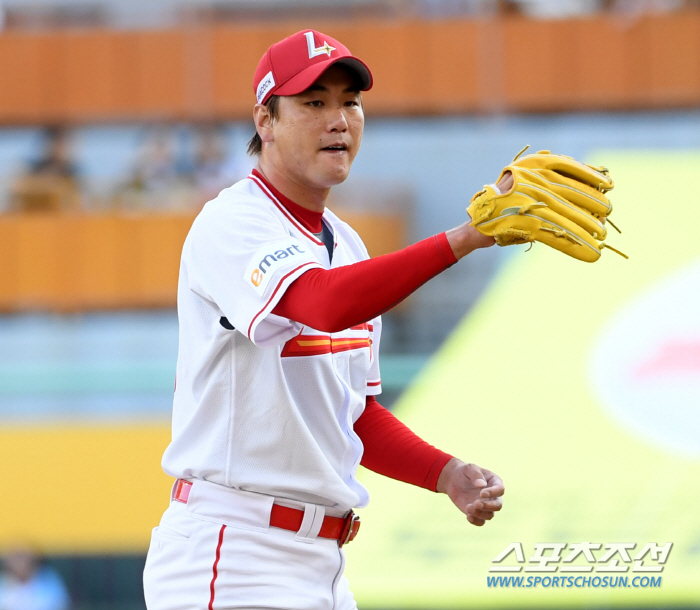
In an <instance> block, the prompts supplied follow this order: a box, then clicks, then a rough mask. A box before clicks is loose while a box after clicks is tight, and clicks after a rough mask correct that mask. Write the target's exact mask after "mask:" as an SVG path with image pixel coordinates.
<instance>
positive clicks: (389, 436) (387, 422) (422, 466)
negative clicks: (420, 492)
mask: <svg viewBox="0 0 700 610" xmlns="http://www.w3.org/2000/svg"><path fill="white" fill-rule="evenodd" d="M354 429H355V432H356V433H357V435H358V436H359V437H360V440H361V441H362V444H363V445H364V447H365V451H364V454H363V456H362V461H361V462H360V463H361V464H362V465H363V466H364V467H365V468H369V469H370V470H372V471H374V472H376V473H378V474H381V475H384V476H386V477H389V478H391V479H396V480H397V481H403V482H404V483H410V484H412V485H417V486H418V487H423V488H425V489H429V490H430V491H436V488H437V482H438V478H439V477H440V473H441V472H442V469H443V468H444V467H445V464H447V462H449V461H450V460H451V459H452V456H451V455H449V454H447V453H445V452H443V451H440V450H439V449H436V448H435V447H433V446H432V445H430V444H429V443H426V442H425V441H424V440H423V439H421V438H420V437H419V436H417V435H416V434H415V433H414V432H412V431H411V430H410V429H409V428H408V427H407V426H406V425H404V424H403V423H402V422H401V421H399V420H398V419H397V418H396V417H395V416H394V415H392V414H391V413H390V412H389V411H388V410H387V409H385V408H384V407H383V406H382V405H380V404H379V403H378V402H377V400H376V398H375V397H374V396H368V397H367V403H366V407H365V410H364V412H363V413H362V415H360V417H359V418H358V419H357V421H356V422H355V426H354Z"/></svg>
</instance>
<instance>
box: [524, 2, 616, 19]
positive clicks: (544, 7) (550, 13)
mask: <svg viewBox="0 0 700 610" xmlns="http://www.w3.org/2000/svg"><path fill="white" fill-rule="evenodd" d="M511 3H513V4H517V5H518V8H519V9H520V10H519V12H521V13H522V14H524V15H527V16H528V17H535V18H539V19H568V18H571V17H581V16H582V15H590V14H592V13H596V12H598V11H600V10H601V9H602V8H603V2H602V0H511Z"/></svg>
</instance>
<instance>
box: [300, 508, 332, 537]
mask: <svg viewBox="0 0 700 610" xmlns="http://www.w3.org/2000/svg"><path fill="white" fill-rule="evenodd" d="M325 516H326V508H325V507H324V506H319V505H317V504H304V518H303V519H302V521H301V525H300V526H299V531H298V532H297V534H296V536H294V540H297V541H299V542H307V543H312V542H314V541H315V540H316V537H317V536H318V533H319V532H320V531H321V526H322V525H323V518H324V517H325Z"/></svg>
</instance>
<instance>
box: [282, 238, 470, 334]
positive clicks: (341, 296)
mask: <svg viewBox="0 0 700 610" xmlns="http://www.w3.org/2000/svg"><path fill="white" fill-rule="evenodd" d="M456 262H457V258H456V257H455V255H454V253H453V252H452V248H451V247H450V244H449V242H448V241H447V235H445V233H440V234H439V235H434V236H433V237H429V238H428V239H424V240H423V241H419V242H418V243H417V244H413V245H412V246H409V247H408V248H404V249H403V250H399V251H398V252H393V253H391V254H384V255H383V256H378V257H376V258H371V259H369V260H365V261H360V262H358V263H354V264H352V265H346V266H344V267H338V268H337V269H328V270H326V269H310V270H309V271H307V272H306V273H304V274H303V275H301V276H300V277H299V278H297V279H296V280H295V281H294V282H293V283H292V284H291V286H289V288H287V290H286V292H285V293H284V295H283V296H282V298H281V299H280V301H279V303H277V305H276V306H275V308H274V309H273V310H272V312H273V313H275V314H277V315H278V316H282V317H284V318H289V319H290V320H294V321H296V322H300V323H302V324H305V325H306V326H311V327H312V328H315V329H316V330H321V331H323V332H338V331H341V330H344V329H346V328H350V327H351V326H355V325H356V324H361V323H363V322H367V320H371V319H372V318H374V317H376V316H378V315H380V314H382V313H384V312H385V311H386V310H388V309H391V308H392V307H394V305H397V304H398V303H400V302H401V301H403V300H404V299H405V298H406V297H407V296H408V295H410V294H411V293H412V292H414V291H415V290H417V289H418V288H420V287H421V286H422V285H423V284H425V282H427V281H428V280H429V279H430V278H432V277H434V276H436V275H437V274H438V273H440V272H441V271H444V270H445V269H447V268H448V267H449V266H450V265H453V264H454V263H456Z"/></svg>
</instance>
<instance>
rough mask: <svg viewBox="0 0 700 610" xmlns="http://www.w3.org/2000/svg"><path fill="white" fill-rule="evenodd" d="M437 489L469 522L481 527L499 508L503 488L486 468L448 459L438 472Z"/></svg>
mask: <svg viewBox="0 0 700 610" xmlns="http://www.w3.org/2000/svg"><path fill="white" fill-rule="evenodd" d="M437 491H438V492H439V493H445V494H447V495H448V496H449V498H450V500H452V502H453V503H454V505H455V506H456V507H457V508H459V510H461V511H462V512H463V513H464V514H465V515H467V521H469V523H471V524H472V525H477V526H481V525H484V523H486V522H487V521H490V520H491V519H493V517H494V514H495V513H496V512H497V511H499V510H501V507H502V506H503V499H502V496H503V494H504V493H505V487H504V486H503V481H502V480H501V477H499V476H498V475H497V474H494V473H493V472H491V471H490V470H486V468H480V467H479V466H477V465H476V464H465V463H464V462H462V461H461V460H458V459H457V458H452V459H451V460H450V461H449V462H447V464H446V465H445V467H444V468H443V469H442V472H441V473H440V478H439V479H438V483H437Z"/></svg>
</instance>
